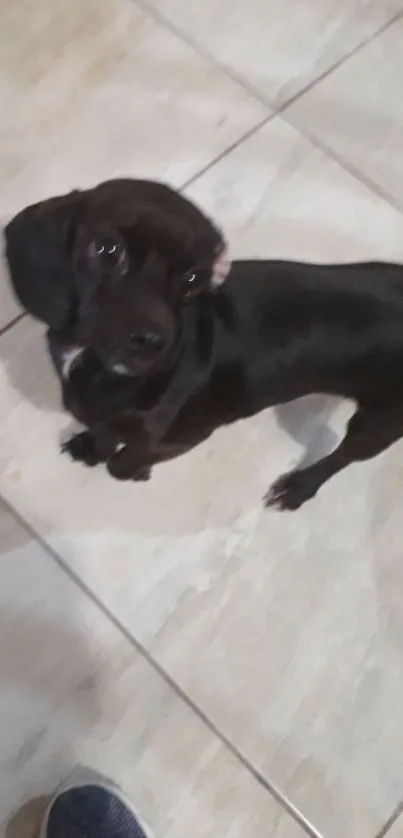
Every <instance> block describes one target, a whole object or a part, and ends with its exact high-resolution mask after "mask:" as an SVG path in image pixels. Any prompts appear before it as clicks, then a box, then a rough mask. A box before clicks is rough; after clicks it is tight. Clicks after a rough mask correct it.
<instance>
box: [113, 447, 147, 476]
mask: <svg viewBox="0 0 403 838" xmlns="http://www.w3.org/2000/svg"><path fill="white" fill-rule="evenodd" d="M107 469H108V471H109V474H110V475H111V477H114V478H115V480H134V481H136V482H142V483H144V482H145V481H147V480H149V479H150V477H151V466H150V465H148V463H144V462H143V463H142V462H141V461H139V460H138V459H137V458H135V457H133V455H132V454H131V452H130V450H129V449H128V448H126V447H125V448H121V449H120V450H119V451H117V452H116V453H115V454H114V455H113V456H112V457H110V458H109V460H108V462H107Z"/></svg>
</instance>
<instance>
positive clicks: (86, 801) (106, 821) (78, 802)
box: [40, 770, 153, 838]
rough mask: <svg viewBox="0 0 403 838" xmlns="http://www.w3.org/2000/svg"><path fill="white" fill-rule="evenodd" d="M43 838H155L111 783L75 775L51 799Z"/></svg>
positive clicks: (95, 776) (89, 774)
mask: <svg viewBox="0 0 403 838" xmlns="http://www.w3.org/2000/svg"><path fill="white" fill-rule="evenodd" d="M40 838H153V836H152V834H151V832H150V830H149V829H148V828H147V827H146V826H145V824H144V823H143V821H142V820H141V819H140V817H139V815H138V813H137V812H136V810H135V808H134V806H133V804H132V803H131V802H130V801H129V800H128V799H127V798H126V797H125V795H124V794H123V793H122V792H121V791H120V789H118V788H117V787H116V786H114V785H113V783H111V782H109V780H106V779H104V778H103V777H100V776H99V775H98V774H95V773H94V774H93V773H92V772H89V771H87V770H84V771H83V770H81V771H80V772H79V773H78V774H76V775H75V773H74V772H73V774H72V775H70V777H69V779H68V781H67V782H66V783H65V784H64V785H63V786H61V787H60V788H59V789H58V791H57V793H56V794H55V796H54V797H53V798H52V800H51V802H50V804H49V806H48V808H47V811H46V814H45V818H44V820H43V823H42V828H41V831H40Z"/></svg>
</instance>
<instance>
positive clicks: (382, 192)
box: [282, 114, 403, 214]
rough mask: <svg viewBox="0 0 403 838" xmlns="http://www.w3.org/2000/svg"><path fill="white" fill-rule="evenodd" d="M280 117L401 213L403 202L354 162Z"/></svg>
mask: <svg viewBox="0 0 403 838" xmlns="http://www.w3.org/2000/svg"><path fill="white" fill-rule="evenodd" d="M282 119H283V120H284V122H287V123H288V125H290V126H291V128H294V130H295V131H297V132H298V133H299V134H300V135H301V137H304V139H305V140H307V141H308V142H309V143H311V145H313V146H314V147H315V148H318V149H319V150H320V151H322V152H323V153H324V154H325V155H326V156H327V157H329V158H330V159H331V160H333V161H334V162H335V163H337V165H338V166H340V168H342V169H344V170H345V171H346V172H348V174H349V175H352V176H353V177H354V178H355V179H356V180H358V181H360V183H362V184H363V185H364V186H366V187H367V189H369V190H370V191H371V192H374V193H375V194H376V195H377V196H378V197H379V198H382V200H383V201H386V203H388V204H389V205H390V206H391V207H393V209H394V210H397V212H399V213H400V214H402V213H403V203H400V201H398V200H397V199H396V198H394V197H393V195H390V194H389V192H387V191H386V189H384V188H383V187H382V186H380V184H379V183H377V182H376V181H375V180H373V179H372V178H371V177H368V175H366V174H365V173H364V172H362V171H361V170H360V169H357V167H356V166H355V165H354V163H350V162H349V161H348V160H346V159H345V158H344V157H342V156H341V155H340V154H339V153H338V152H337V151H336V150H335V149H334V148H332V146H329V145H328V144H327V143H326V142H325V141H323V140H322V139H321V138H320V137H318V136H317V135H316V134H311V133H310V131H307V130H306V129H305V128H304V127H301V126H300V125H299V124H298V123H297V122H295V121H294V120H293V119H292V118H290V117H289V116H288V115H287V114H282Z"/></svg>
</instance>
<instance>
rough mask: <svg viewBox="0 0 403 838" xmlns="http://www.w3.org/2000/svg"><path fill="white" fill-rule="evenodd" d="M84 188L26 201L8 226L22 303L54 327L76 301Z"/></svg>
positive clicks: (13, 270)
mask: <svg viewBox="0 0 403 838" xmlns="http://www.w3.org/2000/svg"><path fill="white" fill-rule="evenodd" d="M80 195H81V193H80V192H77V191H76V192H71V193H70V194H69V195H65V196H63V197H61V198H49V199H48V200H46V201H41V202H40V203H38V204H34V205H32V206H29V207H26V208H25V209H24V210H22V211H21V212H20V213H18V215H16V216H15V217H14V218H13V219H12V220H11V221H10V222H9V224H8V225H7V226H6V228H5V242H6V248H5V255H6V259H7V262H8V267H9V271H10V276H11V282H12V285H13V288H14V291H15V293H16V295H17V297H18V299H19V301H20V302H21V304H22V306H23V307H24V308H25V309H26V310H27V311H28V312H29V313H30V314H32V315H33V316H34V317H37V318H38V319H39V320H42V321H43V322H44V323H46V324H47V325H48V326H50V327H51V328H52V329H55V330H59V329H61V328H62V327H63V325H65V324H66V322H67V321H68V320H69V316H70V315H71V313H72V310H73V307H74V302H75V289H74V275H73V268H72V253H71V251H72V248H73V244H74V227H75V222H76V219H77V215H78V209H79V206H80Z"/></svg>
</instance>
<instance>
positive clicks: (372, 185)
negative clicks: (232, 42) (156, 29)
mask: <svg viewBox="0 0 403 838" xmlns="http://www.w3.org/2000/svg"><path fill="white" fill-rule="evenodd" d="M134 2H135V3H136V5H137V6H138V7H139V8H140V9H142V11H144V12H145V13H147V14H149V15H150V16H151V17H153V18H154V20H156V21H157V23H160V24H161V25H162V26H164V27H165V28H166V29H168V31H170V32H171V33H172V34H173V35H175V36H176V37H178V38H180V39H181V40H182V41H183V42H184V43H186V44H187V45H188V46H189V47H191V48H192V49H193V50H194V51H195V52H196V53H197V54H199V55H201V56H202V57H204V58H206V59H207V60H208V61H210V63H211V64H213V65H214V66H215V67H217V69H218V70H221V71H222V72H223V73H225V74H226V75H227V76H228V77H229V78H230V79H232V81H234V82H235V83H237V84H238V85H240V86H241V87H243V88H244V90H246V92H248V93H250V94H251V95H252V96H253V97H255V98H256V99H257V100H259V101H260V102H261V103H262V104H263V105H265V106H266V107H267V108H270V110H271V113H270V114H268V116H267V117H266V118H265V119H263V120H262V121H261V122H259V123H258V124H257V125H255V126H254V127H253V128H251V129H250V130H249V131H247V132H246V133H245V134H243V135H242V136H241V137H239V138H238V139H237V140H236V141H235V142H234V143H232V145H230V146H228V147H227V148H226V149H225V150H224V151H222V152H220V154H218V155H217V156H216V157H214V158H213V159H212V160H210V162H209V163H207V164H206V165H205V166H203V167H202V168H201V169H200V170H199V171H198V172H196V173H195V174H193V175H192V176H191V177H190V178H189V179H188V180H187V181H186V182H185V183H184V184H183V185H182V186H181V187H180V188H181V189H186V188H188V187H189V186H190V185H191V184H192V183H194V182H196V181H197V180H198V179H199V178H200V177H202V176H203V175H204V174H206V172H208V171H209V170H210V169H212V168H213V167H214V166H215V165H216V164H217V163H219V162H220V161H221V160H223V159H224V158H225V157H226V156H227V154H230V153H231V152H232V151H233V150H234V149H236V148H237V147H238V146H239V145H241V144H242V143H243V142H244V141H247V140H248V139H249V138H250V137H252V136H253V134H255V133H256V132H257V131H259V130H260V129H261V128H263V127H264V126H265V125H266V124H267V123H268V122H270V121H271V120H272V119H274V118H275V117H277V116H280V117H282V118H283V119H284V120H285V122H287V123H288V124H289V125H291V127H292V128H294V130H295V131H297V132H298V133H299V134H300V135H301V136H302V137H304V138H305V139H306V140H308V142H310V143H311V144H312V145H313V146H315V147H316V148H319V149H320V150H321V151H322V152H323V153H324V154H326V156H327V157H330V159H332V160H334V162H336V163H337V164H338V165H339V166H340V167H341V168H342V169H344V170H345V171H347V172H348V173H349V174H350V175H352V176H353V177H354V178H356V179H357V180H359V181H360V182H361V183H363V184H364V185H365V186H366V187H367V189H369V190H370V191H371V192H375V194H376V195H378V197H380V198H382V199H383V200H384V201H386V202H387V203H388V204H390V205H391V206H392V207H393V209H395V210H397V211H398V212H399V213H402V212H403V204H400V203H399V202H398V201H396V200H395V199H394V198H393V197H392V196H391V195H389V193H388V192H386V190H384V189H383V188H382V187H381V186H379V184H377V183H376V181H373V180H372V179H371V178H369V177H367V176H366V175H365V174H364V173H363V172H361V171H360V170H359V169H357V168H356V167H355V166H354V165H353V164H351V163H349V162H348V161H347V160H345V159H344V158H343V157H342V156H340V155H339V154H338V153H337V152H336V151H335V150H333V149H332V147H331V146H328V145H327V144H326V143H325V142H323V141H322V140H321V139H320V138H319V137H316V136H315V135H312V134H310V133H309V132H308V131H305V130H304V128H301V127H300V125H298V123H296V122H294V121H293V120H292V119H290V118H289V117H288V115H287V114H286V111H287V110H288V109H290V108H291V106H292V105H293V104H294V103H295V102H296V101H297V100H298V99H300V98H302V97H303V96H304V95H305V94H307V93H309V92H310V91H311V90H313V89H314V88H315V87H316V85H317V84H319V83H320V82H321V81H323V80H324V79H325V78H327V77H328V76H329V75H330V74H331V73H333V72H334V71H336V70H338V69H339V67H341V66H342V65H343V64H344V63H345V62H347V61H349V60H350V58H352V57H353V56H354V55H356V54H357V53H359V52H360V51H361V50H362V49H364V48H365V47H366V46H368V45H369V44H370V43H372V41H374V40H375V39H376V38H378V36H380V35H382V34H383V33H384V32H386V31H387V30H388V29H389V28H390V27H391V26H394V24H395V23H397V22H398V21H399V20H401V19H402V18H403V10H401V11H399V12H396V14H394V15H393V16H392V17H391V18H390V19H389V20H387V21H386V23H383V24H382V26H380V27H379V29H377V30H376V32H373V33H372V34H371V35H369V36H368V37H367V38H365V39H364V40H363V41H361V42H360V43H358V44H357V45H356V46H355V47H354V48H353V49H351V50H350V51H349V52H348V53H346V54H345V55H343V56H342V57H341V58H340V59H339V60H338V61H336V62H335V63H334V64H332V65H331V66H330V67H328V68H327V69H326V70H324V71H323V72H322V73H321V74H320V75H319V76H317V77H316V78H314V79H312V80H311V81H310V82H308V83H307V84H306V85H305V86H304V87H302V88H301V89H300V90H298V91H297V92H296V93H294V94H293V95H292V96H290V97H289V98H288V99H286V100H285V101H284V102H282V103H281V104H279V105H276V102H275V101H274V100H271V99H269V97H267V96H266V95H265V94H264V93H263V92H262V91H261V90H259V88H256V87H255V86H254V85H253V84H252V83H251V82H249V81H248V80H247V79H246V78H245V77H244V76H241V75H239V74H238V73H237V72H236V71H234V70H232V68H231V67H229V66H228V65H226V64H224V63H222V62H221V61H219V60H218V59H217V58H216V57H215V55H214V54H213V53H212V52H210V50H208V49H207V48H206V47H204V46H203V44H201V43H200V42H199V41H197V40H196V39H194V38H193V37H192V36H191V35H189V33H187V32H186V30H183V29H182V28H181V27H180V26H178V25H177V24H176V23H174V21H172V20H171V19H170V18H169V17H167V16H166V15H165V14H163V13H162V12H160V11H159V10H158V9H156V8H155V7H154V6H153V4H152V3H149V2H148V0H134Z"/></svg>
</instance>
